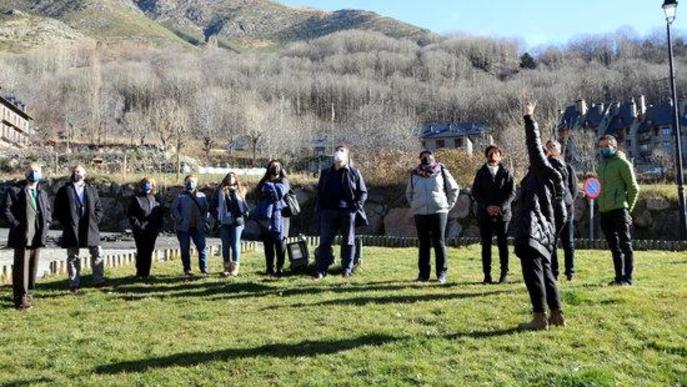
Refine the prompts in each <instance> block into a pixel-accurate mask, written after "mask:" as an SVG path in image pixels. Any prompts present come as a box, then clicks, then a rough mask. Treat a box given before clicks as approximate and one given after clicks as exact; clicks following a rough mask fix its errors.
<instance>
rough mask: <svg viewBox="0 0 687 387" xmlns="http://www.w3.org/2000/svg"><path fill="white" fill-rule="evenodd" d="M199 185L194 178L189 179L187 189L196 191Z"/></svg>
mask: <svg viewBox="0 0 687 387" xmlns="http://www.w3.org/2000/svg"><path fill="white" fill-rule="evenodd" d="M197 185H198V183H196V182H195V181H194V180H189V181H187V182H186V190H188V191H195V189H196V186H197Z"/></svg>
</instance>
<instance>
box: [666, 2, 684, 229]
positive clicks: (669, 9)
mask: <svg viewBox="0 0 687 387" xmlns="http://www.w3.org/2000/svg"><path fill="white" fill-rule="evenodd" d="M663 11H664V12H665V14H666V27H667V31H668V63H669V64H670V89H671V92H672V94H673V128H675V154H676V155H675V164H676V165H677V194H678V200H679V203H678V204H679V211H680V231H681V233H682V239H683V240H687V203H685V187H684V184H685V181H684V180H685V177H684V172H683V166H682V134H681V128H680V113H679V111H678V100H677V88H676V87H675V67H674V66H673V38H672V36H671V32H670V26H671V24H673V22H674V21H675V15H676V13H677V0H665V1H664V2H663Z"/></svg>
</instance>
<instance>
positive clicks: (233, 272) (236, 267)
mask: <svg viewBox="0 0 687 387" xmlns="http://www.w3.org/2000/svg"><path fill="white" fill-rule="evenodd" d="M239 266H240V264H239V263H238V262H232V267H231V275H232V277H236V276H238V275H239Z"/></svg>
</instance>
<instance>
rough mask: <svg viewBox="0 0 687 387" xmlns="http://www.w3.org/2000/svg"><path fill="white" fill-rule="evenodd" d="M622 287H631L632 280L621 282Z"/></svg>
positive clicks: (626, 279) (627, 279)
mask: <svg viewBox="0 0 687 387" xmlns="http://www.w3.org/2000/svg"><path fill="white" fill-rule="evenodd" d="M623 285H624V286H632V278H625V279H624V280H623Z"/></svg>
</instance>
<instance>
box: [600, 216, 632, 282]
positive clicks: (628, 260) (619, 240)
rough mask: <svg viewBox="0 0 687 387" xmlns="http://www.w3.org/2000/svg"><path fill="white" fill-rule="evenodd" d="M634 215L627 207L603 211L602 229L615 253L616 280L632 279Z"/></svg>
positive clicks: (612, 251)
mask: <svg viewBox="0 0 687 387" xmlns="http://www.w3.org/2000/svg"><path fill="white" fill-rule="evenodd" d="M631 225H632V217H630V212H629V211H628V210H627V209H619V210H613V211H609V212H602V213H601V230H602V231H603V233H604V234H605V235H606V240H607V241H608V247H609V248H610V249H611V253H612V254H613V266H614V268H615V281H616V282H621V281H632V272H633V270H634V252H633V251H632V235H631V232H630V226H631Z"/></svg>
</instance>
